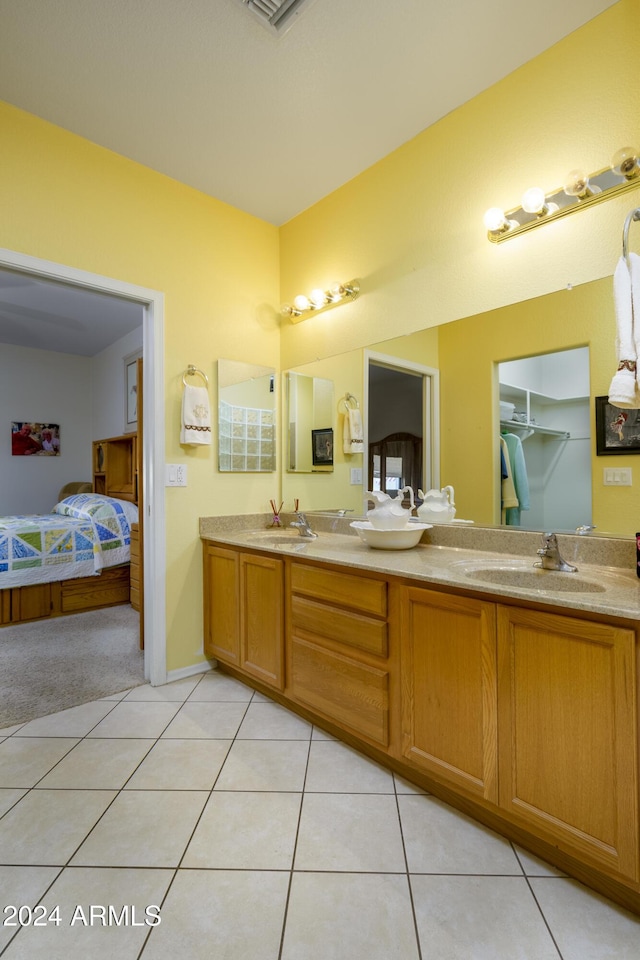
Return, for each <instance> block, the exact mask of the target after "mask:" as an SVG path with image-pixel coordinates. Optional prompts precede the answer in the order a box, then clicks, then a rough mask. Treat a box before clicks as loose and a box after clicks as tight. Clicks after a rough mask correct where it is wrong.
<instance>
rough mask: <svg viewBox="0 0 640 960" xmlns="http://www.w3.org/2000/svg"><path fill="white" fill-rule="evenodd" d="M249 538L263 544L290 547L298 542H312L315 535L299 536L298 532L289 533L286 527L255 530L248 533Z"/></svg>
mask: <svg viewBox="0 0 640 960" xmlns="http://www.w3.org/2000/svg"><path fill="white" fill-rule="evenodd" d="M249 537H250V538H251V540H255V541H256V543H263V544H264V545H265V546H267V545H268V546H270V547H273V546H276V547H277V546H280V547H287V546H288V547H291V546H297V545H299V544H305V543H313V542H314V540H315V537H301V536H300V534H299V533H290V532H289V531H288V530H287V529H286V528H284V529H283V530H281V531H278V530H277V529H274V530H256V531H254V532H252V533H250V534H249Z"/></svg>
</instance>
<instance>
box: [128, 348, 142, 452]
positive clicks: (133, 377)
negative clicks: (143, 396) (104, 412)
mask: <svg viewBox="0 0 640 960" xmlns="http://www.w3.org/2000/svg"><path fill="white" fill-rule="evenodd" d="M141 356H142V350H136V352H135V353H130V354H129V355H128V356H127V357H125V358H124V432H125V433H133V431H134V430H137V428H138V372H137V361H138V359H139V358H140V357H141Z"/></svg>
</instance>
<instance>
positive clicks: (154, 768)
mask: <svg viewBox="0 0 640 960" xmlns="http://www.w3.org/2000/svg"><path fill="white" fill-rule="evenodd" d="M231 743H232V741H231V740H170V739H167V740H158V741H157V743H156V744H155V745H154V747H153V749H152V750H151V751H150V753H148V754H147V756H146V757H145V758H144V760H143V761H142V763H141V764H140V766H139V767H138V769H137V770H136V771H135V773H134V774H133V776H132V777H131V779H130V780H129V781H128V782H127V784H126V786H125V789H126V790H132V789H133V790H211V788H212V787H213V784H214V783H215V780H216V777H217V776H218V774H219V773H220V770H221V768H222V764H223V763H224V761H225V759H226V756H227V753H228V752H229V748H230V747H231Z"/></svg>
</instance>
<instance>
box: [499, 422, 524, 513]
mask: <svg viewBox="0 0 640 960" xmlns="http://www.w3.org/2000/svg"><path fill="white" fill-rule="evenodd" d="M500 454H501V463H502V523H505V524H506V525H507V526H510V527H519V526H520V512H521V511H522V510H528V509H529V507H530V500H529V478H528V476H527V464H526V462H525V459H524V450H523V449H522V441H521V439H520V437H518V436H516V434H515V433H503V434H502V436H501V437H500Z"/></svg>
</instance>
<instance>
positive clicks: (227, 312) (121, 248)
mask: <svg viewBox="0 0 640 960" xmlns="http://www.w3.org/2000/svg"><path fill="white" fill-rule="evenodd" d="M0 143H2V148H1V149H0V209H1V210H2V217H0V247H6V248H9V249H11V250H15V251H18V252H22V253H25V254H29V255H31V256H34V257H40V258H44V259H46V260H53V261H55V262H58V263H62V264H65V265H67V266H72V267H75V268H77V269H80V270H87V271H90V272H93V273H97V274H101V275H103V276H107V277H112V278H116V279H118V280H123V281H126V282H129V283H133V284H137V285H139V286H143V287H149V288H152V289H155V290H160V291H162V292H163V293H164V294H165V350H164V363H165V383H166V389H165V397H166V402H165V418H166V459H167V461H168V462H169V463H176V462H178V463H184V462H186V463H187V464H188V481H189V484H188V487H187V488H186V489H179V488H178V489H169V490H167V491H166V520H167V609H166V613H167V650H168V654H167V666H168V669H170V670H171V669H176V668H179V667H182V666H186V665H189V664H192V663H194V662H196V661H198V659H201V658H200V657H199V654H198V650H199V649H200V645H201V640H202V583H201V580H202V573H201V569H202V568H201V556H200V549H201V548H200V541H199V539H198V518H199V517H200V516H208V515H211V514H213V513H216V512H222V513H238V512H247V513H251V512H258V511H260V512H261V511H264V510H268V503H269V499H270V498H271V497H273V496H276V495H277V490H278V482H277V481H278V478H277V476H276V475H275V474H261V475H255V476H250V477H249V476H247V477H244V476H243V477H239V476H237V475H235V474H233V475H224V474H220V473H218V472H217V453H216V451H215V449H214V447H198V448H189V447H181V446H180V444H179V421H180V398H181V390H182V380H181V376H182V373H183V371H184V370H185V369H186V367H187V365H188V364H189V363H194V364H196V366H197V367H199V368H200V369H201V370H204V371H205V372H206V373H207V374H208V375H209V379H210V382H211V384H212V389H211V399H212V402H213V404H214V408H215V402H216V401H215V398H216V378H215V364H216V360H217V358H218V357H227V358H229V359H232V360H247V361H250V362H255V363H261V364H262V363H263V364H266V365H270V366H273V367H276V368H277V367H278V366H279V341H280V336H279V326H278V318H277V316H276V313H275V311H274V305H277V303H278V231H277V229H276V228H275V227H273V226H270V225H269V224H266V223H264V222H262V221H260V220H258V219H256V218H254V217H250V216H248V215H246V214H244V213H241V212H239V211H237V210H235V209H233V208H232V207H229V206H228V205H226V204H223V203H220V202H219V201H217V200H214V199H212V198H210V197H206V196H204V195H203V194H201V193H198V192H197V191H195V190H192V189H190V188H188V187H185V186H183V185H182V184H180V183H177V182H176V181H174V180H171V179H169V178H168V177H163V176H161V175H159V174H157V173H154V172H153V171H151V170H149V169H147V168H145V167H142V166H140V165H139V164H136V163H132V162H131V161H129V160H126V159H125V158H123V157H121V156H118V155H117V154H115V153H111V152H110V151H108V150H104V149H102V148H100V147H97V146H95V145H94V144H92V143H89V142H88V141H86V140H83V139H81V138H79V137H76V136H73V135H71V134H69V133H67V132H66V131H64V130H61V129H60V128H58V127H55V126H53V125H51V124H48V123H44V122H43V121H41V120H39V119H37V118H36V117H33V116H31V115H29V114H27V113H24V112H22V111H20V110H16V109H14V108H13V107H10V106H8V105H3V104H0Z"/></svg>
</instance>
